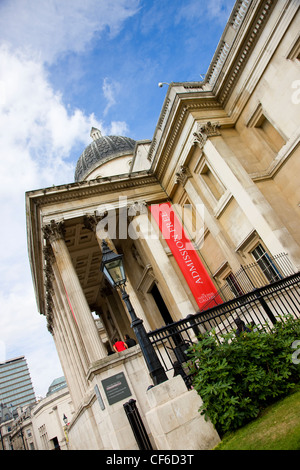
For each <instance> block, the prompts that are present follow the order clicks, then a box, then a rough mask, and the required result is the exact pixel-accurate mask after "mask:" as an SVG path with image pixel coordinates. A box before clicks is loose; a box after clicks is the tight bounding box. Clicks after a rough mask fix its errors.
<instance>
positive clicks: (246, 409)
mask: <svg viewBox="0 0 300 470" xmlns="http://www.w3.org/2000/svg"><path fill="white" fill-rule="evenodd" d="M219 338H220V336H219ZM221 338H222V339H221V344H219V342H218V341H217V339H216V336H215V334H214V331H211V332H209V333H207V334H206V335H204V336H202V337H201V339H200V338H199V342H198V343H197V344H194V345H193V347H192V348H191V349H190V351H189V356H190V357H191V361H192V365H193V370H194V379H193V387H194V388H195V389H196V391H197V392H198V393H199V395H200V396H201V398H202V401H203V406H202V407H201V408H200V409H199V411H200V412H201V414H204V415H205V418H206V419H207V418H208V417H209V419H210V420H211V421H212V423H213V424H214V426H215V428H216V429H217V431H218V432H219V433H220V434H224V433H225V432H227V431H233V430H236V429H238V428H239V427H241V426H243V425H244V424H246V423H247V422H249V421H250V420H252V419H254V418H256V417H257V416H258V414H259V412H260V411H261V409H263V408H265V407H266V406H268V405H269V404H270V403H272V402H274V401H275V400H276V399H278V398H280V397H282V396H285V395H287V394H288V392H289V390H290V389H291V388H293V387H294V386H295V384H298V383H299V382H300V365H299V364H295V363H294V362H297V361H292V354H293V353H294V352H295V350H294V349H292V343H293V342H294V341H296V340H300V320H294V319H292V317H290V316H286V317H284V318H282V319H281V321H278V322H277V323H276V324H275V326H274V328H273V330H272V332H267V330H266V329H264V328H262V329H261V330H260V331H250V332H247V333H242V334H241V335H240V336H236V334H235V332H233V333H230V334H226V335H222V337H221Z"/></svg>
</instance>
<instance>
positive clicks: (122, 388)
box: [101, 372, 131, 405]
mask: <svg viewBox="0 0 300 470" xmlns="http://www.w3.org/2000/svg"><path fill="white" fill-rule="evenodd" d="M101 382H102V385H103V388H104V391H105V394H106V397H107V400H108V403H109V404H110V405H113V404H114V403H117V402H118V401H121V400H123V399H125V398H127V397H130V396H131V391H130V389H129V387H128V383H127V380H126V377H125V375H124V374H123V372H120V373H119V374H116V375H113V376H112V377H108V379H104V380H102V381H101Z"/></svg>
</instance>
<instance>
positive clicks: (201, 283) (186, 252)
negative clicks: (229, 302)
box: [149, 202, 222, 309]
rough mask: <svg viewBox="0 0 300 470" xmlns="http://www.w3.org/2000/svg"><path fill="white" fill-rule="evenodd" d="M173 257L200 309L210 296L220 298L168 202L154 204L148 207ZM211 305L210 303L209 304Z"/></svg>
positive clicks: (218, 299)
mask: <svg viewBox="0 0 300 470" xmlns="http://www.w3.org/2000/svg"><path fill="white" fill-rule="evenodd" d="M149 209H150V212H151V214H152V215H153V217H154V219H155V221H156V222H157V224H158V226H159V229H160V231H161V233H162V235H163V237H164V238H165V240H166V242H167V244H168V246H169V248H170V250H171V251H172V253H173V255H174V258H175V260H176V262H177V264H178V266H179V267H180V269H181V272H182V274H183V275H184V277H185V279H186V281H187V283H188V286H189V288H190V289H191V292H192V294H193V296H194V297H195V299H196V302H197V304H198V306H199V308H200V309H201V308H202V307H203V306H204V305H205V304H207V302H209V300H210V299H211V298H212V297H215V298H214V303H216V304H220V303H222V299H221V298H220V296H219V294H217V290H216V288H215V286H214V284H213V282H212V280H211V279H210V277H209V275H208V272H207V271H206V269H205V267H204V266H203V264H202V261H201V259H200V258H199V256H198V253H197V252H196V250H195V248H194V246H193V244H192V243H191V241H190V240H189V238H188V237H187V236H186V234H185V231H184V228H183V227H182V225H181V223H180V221H179V219H178V218H177V217H176V215H175V213H174V210H173V209H172V206H171V204H170V203H169V202H165V203H163V204H154V205H151V206H150V207H149ZM210 306H211V305H210Z"/></svg>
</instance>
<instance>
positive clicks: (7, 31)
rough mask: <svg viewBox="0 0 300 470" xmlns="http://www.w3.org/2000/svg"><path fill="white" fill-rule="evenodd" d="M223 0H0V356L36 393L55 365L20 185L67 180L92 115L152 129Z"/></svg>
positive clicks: (114, 124) (109, 126) (98, 122)
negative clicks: (15, 363) (22, 360)
mask: <svg viewBox="0 0 300 470" xmlns="http://www.w3.org/2000/svg"><path fill="white" fill-rule="evenodd" d="M234 3H235V2H234V0H214V1H211V2H207V1H205V0H186V1H182V0H161V1H159V0H110V1H107V0H86V1H85V2H82V1H81V0H80V1H79V0H0V142H1V145H0V198H1V207H2V228H1V231H0V242H1V248H2V249H1V254H0V256H1V259H0V361H3V360H6V359H10V358H12V357H16V356H19V355H25V357H26V358H27V361H28V365H29V368H30V372H31V377H32V381H33V385H34V388H35V391H36V394H37V395H43V396H45V394H46V392H47V389H48V387H49V385H50V383H51V382H52V380H53V379H55V378H56V377H58V376H60V375H62V370H61V368H60V364H59V361H58V358H57V355H56V351H55V347H54V344H53V340H52V337H51V335H50V333H48V331H47V329H46V322H45V319H44V317H42V316H41V315H39V314H38V312H37V308H36V303H35V297H34V292H33V286H32V281H31V274H30V268H29V262H28V255H27V241H26V220H25V192H26V191H28V190H32V189H38V188H43V187H47V186H52V185H53V184H61V183H68V182H72V181H74V170H75V165H76V162H77V159H78V158H79V156H80V154H81V152H82V151H83V149H84V148H85V146H86V145H87V144H88V143H89V142H90V140H91V139H90V136H89V132H90V129H91V127H92V126H94V127H98V128H99V129H101V131H102V134H104V135H105V134H107V135H111V134H115V135H126V136H128V137H131V138H133V139H136V140H143V139H152V137H153V133H154V130H155V127H156V124H157V121H158V118H159V114H160V111H161V107H162V104H163V101H164V98H165V95H166V91H167V87H166V86H165V87H163V88H159V87H158V82H168V83H170V82H184V81H199V80H201V74H205V72H206V71H207V69H208V66H209V64H210V61H211V59H212V57H213V54H214V52H215V49H216V47H217V44H218V42H219V40H220V37H221V35H222V32H223V29H224V27H225V25H226V22H227V20H228V17H229V15H230V13H231V10H232V8H233V6H234Z"/></svg>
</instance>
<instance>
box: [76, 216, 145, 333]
mask: <svg viewBox="0 0 300 470" xmlns="http://www.w3.org/2000/svg"><path fill="white" fill-rule="evenodd" d="M100 220H101V216H97V215H95V214H94V215H86V216H85V217H84V225H85V227H86V228H87V229H88V230H91V231H92V232H94V234H95V237H96V238H97V242H98V244H99V248H100V251H102V246H101V244H102V239H100V238H99V237H98V236H97V224H98V222H99V221H100ZM105 241H106V243H107V245H108V246H109V248H110V249H111V250H113V251H114V252H115V253H117V250H116V247H115V244H114V242H113V241H112V239H111V238H109V237H107V238H105ZM124 262H125V263H126V260H124ZM99 267H100V266H99ZM126 279H127V281H126V290H127V293H128V294H129V296H130V300H131V302H132V305H133V307H134V310H135V312H136V314H137V316H138V317H139V318H141V319H142V320H143V322H144V325H145V328H146V330H150V326H149V323H148V320H147V318H146V316H145V313H144V309H143V307H142V306H141V303H140V301H139V299H138V296H137V294H136V292H135V289H134V287H133V285H132V283H131V281H130V279H129V277H128V275H126ZM120 298H121V297H120ZM125 312H126V315H127V317H128V319H129V320H130V317H129V315H128V311H127V308H125Z"/></svg>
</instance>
